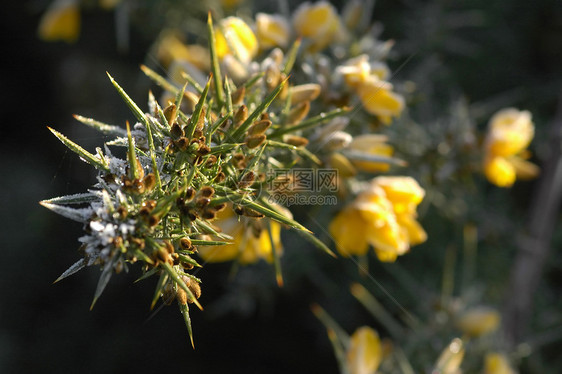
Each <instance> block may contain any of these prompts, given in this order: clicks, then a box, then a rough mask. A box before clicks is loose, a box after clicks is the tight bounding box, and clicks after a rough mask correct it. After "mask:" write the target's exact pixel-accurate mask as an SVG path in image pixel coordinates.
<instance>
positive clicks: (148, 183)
mask: <svg viewBox="0 0 562 374" xmlns="http://www.w3.org/2000/svg"><path fill="white" fill-rule="evenodd" d="M142 184H143V185H144V189H145V191H152V189H153V188H154V186H155V185H156V177H155V176H154V174H152V173H149V174H147V175H145V176H144V178H143V180H142Z"/></svg>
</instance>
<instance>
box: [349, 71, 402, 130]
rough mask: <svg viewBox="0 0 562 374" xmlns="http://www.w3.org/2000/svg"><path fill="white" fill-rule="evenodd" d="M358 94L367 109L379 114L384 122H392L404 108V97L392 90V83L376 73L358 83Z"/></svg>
mask: <svg viewBox="0 0 562 374" xmlns="http://www.w3.org/2000/svg"><path fill="white" fill-rule="evenodd" d="M357 94H358V95H359V99H360V100H361V103H362V104H363V107H364V108H365V110H366V111H367V112H368V113H370V114H373V115H375V116H377V117H378V118H379V119H380V120H381V122H382V123H384V124H387V125H388V124H390V122H391V120H392V117H398V116H399V115H400V113H402V110H403V109H404V98H403V97H402V96H401V95H399V94H397V93H395V92H392V85H391V84H390V83H388V82H385V81H382V80H380V79H379V78H378V76H376V75H370V76H369V77H368V78H367V79H366V80H365V81H364V82H362V83H361V84H359V85H358V87H357Z"/></svg>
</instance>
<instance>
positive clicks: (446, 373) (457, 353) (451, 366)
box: [432, 338, 465, 374]
mask: <svg viewBox="0 0 562 374" xmlns="http://www.w3.org/2000/svg"><path fill="white" fill-rule="evenodd" d="M464 352H465V350H464V344H463V342H462V340H461V339H459V338H455V339H453V341H451V343H449V345H448V346H447V348H445V349H444V350H443V352H441V355H439V358H438V359H437V362H436V363H435V370H434V371H432V373H440V374H461V373H462V371H461V369H460V366H461V364H462V360H463V358H464Z"/></svg>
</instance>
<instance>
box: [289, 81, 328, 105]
mask: <svg viewBox="0 0 562 374" xmlns="http://www.w3.org/2000/svg"><path fill="white" fill-rule="evenodd" d="M289 91H290V92H291V105H294V104H297V103H301V102H303V101H312V100H314V99H316V98H317V97H318V95H320V92H321V91H322V87H321V86H320V85H319V84H317V83H307V84H301V85H298V86H293V87H291V88H290V90H289Z"/></svg>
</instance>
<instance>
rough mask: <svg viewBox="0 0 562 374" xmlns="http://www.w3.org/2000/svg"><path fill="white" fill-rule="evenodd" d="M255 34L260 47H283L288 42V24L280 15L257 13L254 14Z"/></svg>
mask: <svg viewBox="0 0 562 374" xmlns="http://www.w3.org/2000/svg"><path fill="white" fill-rule="evenodd" d="M256 36H257V38H258V42H259V46H260V49H269V48H274V47H283V48H284V47H286V46H287V44H289V36H290V29H289V24H288V22H287V20H286V19H285V18H284V17H282V16H279V15H270V14H266V13H258V14H257V15H256Z"/></svg>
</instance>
